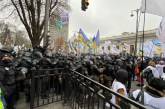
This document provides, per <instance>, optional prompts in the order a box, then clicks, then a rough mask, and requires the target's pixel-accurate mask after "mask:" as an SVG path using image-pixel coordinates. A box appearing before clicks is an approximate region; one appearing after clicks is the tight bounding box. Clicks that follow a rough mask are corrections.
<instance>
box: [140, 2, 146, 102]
mask: <svg viewBox="0 0 165 109" xmlns="http://www.w3.org/2000/svg"><path fill="white" fill-rule="evenodd" d="M146 6H147V4H146V0H145V9H144V18H143V35H142V63H141V69H142V70H143V69H144V65H143V64H144V59H143V58H144V35H145V24H146ZM140 79H141V81H140V82H141V83H140V85H141V86H140V87H141V91H142V92H143V86H142V80H143V76H142V74H140ZM143 93H144V92H143ZM142 103H143V104H144V96H142Z"/></svg>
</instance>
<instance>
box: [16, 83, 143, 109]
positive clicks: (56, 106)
mask: <svg viewBox="0 0 165 109" xmlns="http://www.w3.org/2000/svg"><path fill="white" fill-rule="evenodd" d="M135 89H140V87H138V86H137V82H136V81H134V82H132V89H131V91H133V90H135ZM16 109H30V105H29V104H27V103H26V102H25V97H24V96H22V97H21V99H20V100H19V101H18V103H17V105H16ZM36 109H70V108H69V107H68V106H64V105H63V102H62V101H61V102H57V103H53V104H50V105H46V106H42V108H36Z"/></svg>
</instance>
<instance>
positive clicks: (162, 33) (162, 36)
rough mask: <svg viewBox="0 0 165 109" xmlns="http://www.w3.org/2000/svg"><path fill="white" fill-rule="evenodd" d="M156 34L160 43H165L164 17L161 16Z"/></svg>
mask: <svg viewBox="0 0 165 109" xmlns="http://www.w3.org/2000/svg"><path fill="white" fill-rule="evenodd" d="M156 35H157V36H158V39H159V40H160V41H161V42H162V43H165V18H163V19H162V21H161V22H160V26H159V28H158V30H157V33H156Z"/></svg>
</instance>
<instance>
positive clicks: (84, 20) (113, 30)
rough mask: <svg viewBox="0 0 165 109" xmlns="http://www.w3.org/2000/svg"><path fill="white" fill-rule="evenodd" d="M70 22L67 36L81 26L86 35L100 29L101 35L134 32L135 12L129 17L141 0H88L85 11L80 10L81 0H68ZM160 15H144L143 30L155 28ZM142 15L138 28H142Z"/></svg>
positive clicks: (89, 35) (107, 35)
mask: <svg viewBox="0 0 165 109" xmlns="http://www.w3.org/2000/svg"><path fill="white" fill-rule="evenodd" d="M69 3H70V6H71V11H70V22H69V37H72V36H73V34H74V33H75V32H76V31H78V30H79V28H82V29H83V30H84V32H85V33H86V34H87V35H88V37H93V36H94V35H95V34H96V32H97V30H98V29H99V30H100V34H101V36H102V37H109V36H115V35H120V34H121V33H123V32H135V30H136V12H134V15H135V16H134V17H131V16H130V15H131V10H135V9H138V8H140V5H141V0H89V3H90V4H89V7H88V9H87V10H86V12H83V11H82V10H81V0H69ZM160 21H161V17H159V16H156V15H151V14H147V15H146V27H145V30H150V29H154V28H157V27H158V26H159V24H160ZM142 23H143V17H141V24H140V29H139V30H142Z"/></svg>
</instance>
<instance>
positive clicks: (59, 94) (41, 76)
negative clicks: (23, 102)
mask: <svg viewBox="0 0 165 109" xmlns="http://www.w3.org/2000/svg"><path fill="white" fill-rule="evenodd" d="M63 71H64V69H62V68H56V69H39V70H31V74H32V75H31V76H32V77H31V91H30V96H31V97H30V98H31V100H30V109H33V108H37V107H41V106H44V105H48V104H51V103H54V102H58V101H62V100H63V98H64V97H63V95H64V90H63V89H64V87H63V79H64V78H65V77H64V75H65V73H64V72H63Z"/></svg>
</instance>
